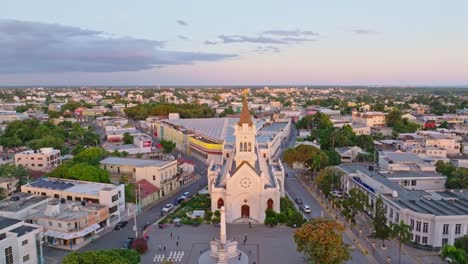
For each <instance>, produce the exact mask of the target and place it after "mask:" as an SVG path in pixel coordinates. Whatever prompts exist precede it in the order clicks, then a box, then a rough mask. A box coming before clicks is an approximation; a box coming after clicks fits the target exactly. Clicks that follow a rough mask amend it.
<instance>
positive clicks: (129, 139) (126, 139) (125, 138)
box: [123, 132, 133, 144]
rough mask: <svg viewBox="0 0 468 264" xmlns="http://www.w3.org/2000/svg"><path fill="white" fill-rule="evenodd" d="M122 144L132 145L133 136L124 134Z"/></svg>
mask: <svg viewBox="0 0 468 264" xmlns="http://www.w3.org/2000/svg"><path fill="white" fill-rule="evenodd" d="M123 142H124V144H133V136H132V135H130V133H128V132H125V133H124V135H123Z"/></svg>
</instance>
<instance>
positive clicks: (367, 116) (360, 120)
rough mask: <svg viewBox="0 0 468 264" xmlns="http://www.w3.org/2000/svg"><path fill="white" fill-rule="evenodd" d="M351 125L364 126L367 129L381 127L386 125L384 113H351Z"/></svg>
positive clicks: (354, 111)
mask: <svg viewBox="0 0 468 264" xmlns="http://www.w3.org/2000/svg"><path fill="white" fill-rule="evenodd" d="M352 118H353V124H355V125H357V124H360V125H364V126H368V127H375V126H377V127H382V126H385V125H386V122H385V113H382V112H358V111H356V110H353V112H352Z"/></svg>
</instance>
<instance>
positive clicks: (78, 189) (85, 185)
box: [23, 178, 117, 196]
mask: <svg viewBox="0 0 468 264" xmlns="http://www.w3.org/2000/svg"><path fill="white" fill-rule="evenodd" d="M23 186H26V187H29V186H30V187H34V188H43V189H49V190H58V191H66V192H73V193H81V194H88V195H96V196H97V195H99V191H100V190H108V188H111V189H115V188H116V187H117V186H116V185H113V184H109V183H99V182H86V181H75V180H66V179H59V178H45V179H39V180H37V181H34V182H31V183H29V184H25V185H23Z"/></svg>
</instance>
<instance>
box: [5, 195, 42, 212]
mask: <svg viewBox="0 0 468 264" xmlns="http://www.w3.org/2000/svg"><path fill="white" fill-rule="evenodd" d="M13 196H14V197H18V198H19V200H17V201H13V200H11V199H3V200H1V201H0V211H3V212H18V211H20V210H21V209H26V208H28V207H31V206H33V205H36V204H38V203H41V202H44V201H45V200H47V199H48V198H49V197H47V196H42V195H41V196H37V195H34V194H30V193H22V192H19V193H15V194H14V195H13ZM13 196H12V197H13Z"/></svg>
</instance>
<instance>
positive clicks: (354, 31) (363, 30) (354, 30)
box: [351, 29, 377, 35]
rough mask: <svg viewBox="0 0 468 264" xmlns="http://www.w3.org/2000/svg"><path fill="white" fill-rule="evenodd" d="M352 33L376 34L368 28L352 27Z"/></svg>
mask: <svg viewBox="0 0 468 264" xmlns="http://www.w3.org/2000/svg"><path fill="white" fill-rule="evenodd" d="M351 32H352V33H354V34H356V35H374V34H377V32H376V31H373V30H369V29H353V30H351Z"/></svg>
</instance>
